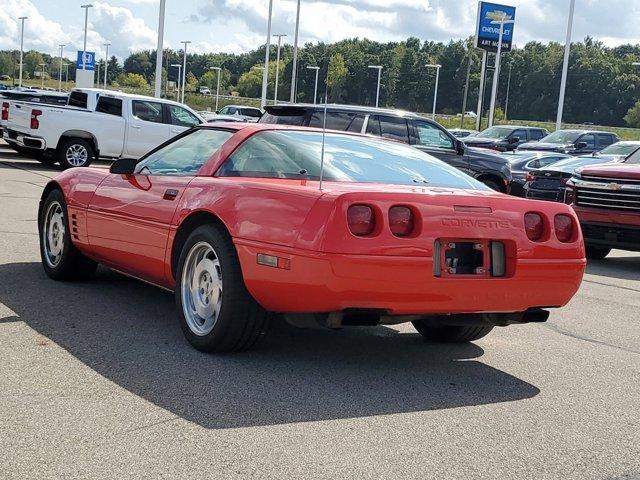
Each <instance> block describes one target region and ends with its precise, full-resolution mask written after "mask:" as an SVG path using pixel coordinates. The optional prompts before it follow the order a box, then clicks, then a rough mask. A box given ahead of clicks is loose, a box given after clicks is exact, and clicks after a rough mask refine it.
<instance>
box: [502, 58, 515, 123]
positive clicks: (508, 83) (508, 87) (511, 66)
mask: <svg viewBox="0 0 640 480" xmlns="http://www.w3.org/2000/svg"><path fill="white" fill-rule="evenodd" d="M511 68H513V61H511V62H509V79H508V80H507V99H506V100H505V102H504V119H505V120H507V113H508V112H509V90H511Z"/></svg>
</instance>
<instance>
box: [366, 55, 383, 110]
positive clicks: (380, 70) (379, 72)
mask: <svg viewBox="0 0 640 480" xmlns="http://www.w3.org/2000/svg"><path fill="white" fill-rule="evenodd" d="M367 68H374V69H378V87H377V88H376V108H378V102H379V101H380V78H381V76H382V65H369V66H368V67H367Z"/></svg>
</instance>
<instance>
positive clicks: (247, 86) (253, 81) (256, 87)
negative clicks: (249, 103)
mask: <svg viewBox="0 0 640 480" xmlns="http://www.w3.org/2000/svg"><path fill="white" fill-rule="evenodd" d="M261 90H262V69H260V68H251V69H249V71H248V72H245V73H243V74H242V75H241V76H240V79H239V80H238V93H239V94H240V95H241V96H243V97H254V98H258V97H259V96H260V95H261Z"/></svg>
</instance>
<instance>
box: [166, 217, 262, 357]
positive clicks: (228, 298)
mask: <svg viewBox="0 0 640 480" xmlns="http://www.w3.org/2000/svg"><path fill="white" fill-rule="evenodd" d="M207 245H208V246H209V247H211V248H212V249H213V253H214V256H213V257H212V258H217V261H218V262H219V270H218V271H217V272H218V275H219V278H221V279H222V285H223V288H222V293H221V302H220V308H219V311H218V314H217V317H216V319H215V321H214V323H213V326H212V329H211V330H210V331H203V332H196V331H195V330H194V328H192V327H191V326H190V325H189V320H188V319H187V315H188V313H186V310H185V306H184V305H185V302H186V303H187V305H189V306H190V307H189V308H191V307H192V306H194V305H195V303H194V302H193V301H192V298H193V295H192V294H191V293H184V292H183V288H182V287H183V276H184V277H185V279H188V277H189V271H190V268H193V267H191V266H190V265H191V263H190V262H191V259H190V257H191V255H194V252H195V251H196V250H197V249H198V248H206V246H207ZM192 250H193V252H192ZM190 253H191V255H190ZM188 262H189V265H187V263H188ZM185 269H187V270H186V273H185ZM185 282H186V284H187V285H188V284H189V283H190V282H188V280H185ZM214 289H216V292H217V294H216V298H217V295H218V294H219V290H217V287H216V286H214V287H212V291H213V290H214ZM199 291H202V290H199ZM175 297H176V303H177V305H178V310H179V312H180V327H181V328H182V331H183V333H184V335H185V337H186V338H187V340H188V341H189V343H190V344H191V345H193V347H195V348H196V349H198V350H200V351H203V352H210V353H214V352H215V353H224V352H236V351H242V350H247V349H249V348H251V347H253V346H254V345H255V344H256V343H257V342H258V340H260V339H261V338H263V337H264V336H265V334H266V331H267V329H268V326H269V320H270V315H269V313H268V312H266V311H265V310H264V309H263V308H262V307H261V306H260V305H258V303H257V302H256V301H255V300H254V299H253V297H252V296H251V294H250V293H249V292H248V291H247V288H246V286H245V284H244V280H243V277H242V271H241V269H240V261H239V260H238V254H237V252H236V249H235V247H234V245H233V242H232V241H231V238H230V237H229V234H228V233H227V232H226V231H225V230H224V229H223V228H222V227H218V226H216V225H203V226H201V227H198V228H197V229H196V230H194V231H193V232H192V233H191V235H189V238H187V241H186V242H185V244H184V246H183V247H182V251H181V252H180V258H179V259H178V268H177V272H176V289H175ZM212 303H213V302H212ZM208 304H209V302H208V301H207V305H208ZM194 308H195V307H194ZM191 309H192V310H193V308H191ZM190 318H191V321H192V322H193V318H194V317H193V316H191V317H190ZM198 318H199V319H202V318H203V317H199V316H198ZM196 320H197V319H196ZM196 328H197V327H196ZM205 330H206V329H205Z"/></svg>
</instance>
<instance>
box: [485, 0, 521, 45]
mask: <svg viewBox="0 0 640 480" xmlns="http://www.w3.org/2000/svg"><path fill="white" fill-rule="evenodd" d="M515 18H516V7H510V6H508V5H498V4H496V3H489V2H478V20H477V22H476V47H478V48H481V49H483V50H488V51H490V52H495V51H496V50H497V49H498V37H499V36H500V24H498V23H493V22H495V21H498V20H502V19H504V20H515ZM513 27H514V24H513V23H507V24H505V25H504V30H503V32H502V51H503V52H508V51H510V50H511V42H512V41H513Z"/></svg>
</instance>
